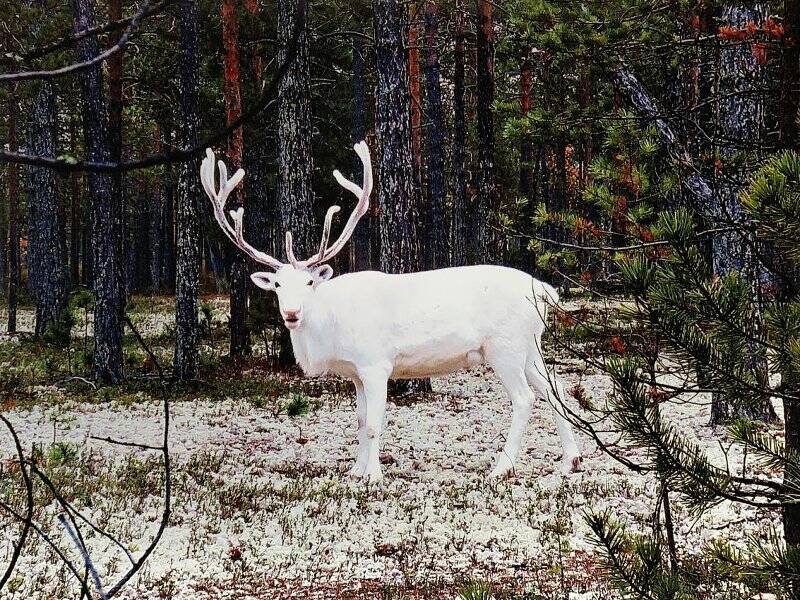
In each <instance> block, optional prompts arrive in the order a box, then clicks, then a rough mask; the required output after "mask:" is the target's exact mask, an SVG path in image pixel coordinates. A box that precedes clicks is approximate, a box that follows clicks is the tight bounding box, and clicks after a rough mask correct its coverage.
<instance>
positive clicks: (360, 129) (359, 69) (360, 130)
mask: <svg viewBox="0 0 800 600" xmlns="http://www.w3.org/2000/svg"><path fill="white" fill-rule="evenodd" d="M352 69H353V143H357V142H360V141H361V140H364V139H366V137H367V115H366V112H367V91H366V89H367V86H366V61H365V57H364V38H363V37H362V36H361V31H360V30H359V31H356V34H355V35H354V36H353V63H352ZM353 177H354V179H353V180H354V181H361V178H362V177H363V169H362V168H361V160H359V159H358V158H356V159H355V160H354V162H353ZM373 221H374V219H373V218H372V215H370V218H369V219H366V220H365V221H362V222H361V223H360V224H359V226H358V227H356V231H355V233H354V234H353V241H352V243H351V248H352V249H353V251H352V255H353V257H352V260H351V261H350V264H351V270H353V271H366V270H368V269H369V268H370V236H371V235H375V232H374V230H373V228H372V225H373V224H374V223H373Z"/></svg>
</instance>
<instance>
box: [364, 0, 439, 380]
mask: <svg viewBox="0 0 800 600" xmlns="http://www.w3.org/2000/svg"><path fill="white" fill-rule="evenodd" d="M373 15H374V29H375V51H376V57H377V63H376V68H377V75H378V83H377V90H376V92H375V95H376V98H377V105H376V113H375V130H376V133H377V138H378V147H379V155H378V171H379V173H380V177H379V179H378V203H379V206H380V214H381V249H382V252H381V257H380V258H381V261H380V265H381V271H384V272H386V273H409V272H412V271H418V270H419V269H420V262H421V261H420V248H419V238H418V236H417V223H418V215H419V211H418V198H417V193H416V191H417V188H416V186H415V185H414V162H413V160H414V159H413V153H412V146H411V119H410V114H409V113H410V111H409V109H408V107H409V96H410V94H409V89H410V88H409V84H408V64H407V61H408V56H407V54H406V53H405V52H403V49H404V48H405V47H406V42H407V40H406V39H405V37H406V35H405V32H406V31H407V30H406V28H405V27H404V23H403V16H404V11H403V5H402V3H401V2H399V0H374V2H373ZM429 389H430V381H428V380H412V381H408V382H399V385H398V386H396V391H397V392H398V393H407V392H411V391H414V392H417V391H426V390H429Z"/></svg>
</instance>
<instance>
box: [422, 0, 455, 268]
mask: <svg viewBox="0 0 800 600" xmlns="http://www.w3.org/2000/svg"><path fill="white" fill-rule="evenodd" d="M438 32H439V8H438V6H437V5H436V3H435V2H433V1H432V0H428V1H427V2H426V3H425V49H426V56H425V106H426V108H427V115H428V120H429V122H430V123H429V126H428V215H429V216H430V220H429V224H428V226H429V227H430V232H429V233H430V235H429V236H428V245H429V246H430V247H431V250H432V252H431V258H432V260H431V265H430V266H431V267H432V268H434V269H439V268H442V267H447V266H449V265H450V243H449V242H450V239H449V235H448V231H447V214H446V206H445V189H444V185H445V183H444V136H445V131H444V115H443V114H442V113H443V111H442V92H441V88H440V76H439V40H438V39H437V36H438Z"/></svg>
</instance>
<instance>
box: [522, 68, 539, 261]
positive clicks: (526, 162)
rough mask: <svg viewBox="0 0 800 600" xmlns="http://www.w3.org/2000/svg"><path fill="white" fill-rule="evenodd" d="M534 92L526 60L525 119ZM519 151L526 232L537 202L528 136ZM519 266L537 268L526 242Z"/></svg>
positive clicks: (523, 108) (523, 84)
mask: <svg viewBox="0 0 800 600" xmlns="http://www.w3.org/2000/svg"><path fill="white" fill-rule="evenodd" d="M532 91H533V68H532V67H531V63H530V62H529V61H527V60H526V61H523V63H522V67H521V68H520V77H519V104H520V113H521V114H522V116H523V117H526V116H527V115H528V114H529V113H530V111H531V107H532V105H533V102H532ZM519 150H520V156H519V161H520V164H519V195H520V197H521V198H524V199H525V200H526V201H527V204H526V205H525V207H524V209H523V210H522V218H523V221H522V227H523V230H525V229H527V227H528V226H530V225H531V223H532V219H533V213H534V210H535V202H534V200H533V192H534V183H533V182H534V179H533V173H534V168H533V162H534V152H533V143H532V142H531V140H530V138H529V137H528V136H524V137H523V138H522V143H521V144H520V149H519ZM519 266H520V268H521V269H522V270H524V271H529V272H530V271H533V269H534V267H535V266H536V257H535V255H534V254H533V252H531V251H530V250H528V248H527V247H525V241H524V240H523V241H522V242H521V245H520V248H519Z"/></svg>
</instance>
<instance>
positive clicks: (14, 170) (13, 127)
mask: <svg viewBox="0 0 800 600" xmlns="http://www.w3.org/2000/svg"><path fill="white" fill-rule="evenodd" d="M9 96H10V98H9V102H8V148H9V150H11V151H12V152H13V151H15V150H17V112H18V106H17V98H16V96H15V95H14V94H13V93H12V94H10V95H9ZM18 174H19V169H18V167H17V165H16V164H15V163H8V166H7V167H6V177H7V179H8V182H7V187H8V331H9V333H14V332H15V331H16V330H17V292H18V290H19V175H18Z"/></svg>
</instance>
